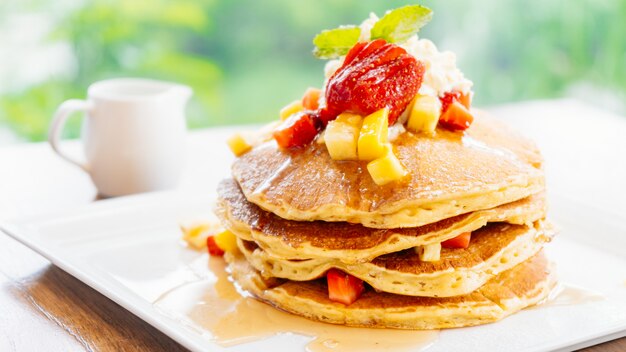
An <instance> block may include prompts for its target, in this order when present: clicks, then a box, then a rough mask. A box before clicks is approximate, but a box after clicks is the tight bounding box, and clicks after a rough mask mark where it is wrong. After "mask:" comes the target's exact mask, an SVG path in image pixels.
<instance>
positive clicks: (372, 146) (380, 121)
mask: <svg viewBox="0 0 626 352" xmlns="http://www.w3.org/2000/svg"><path fill="white" fill-rule="evenodd" d="M388 119H389V109H387V108H383V109H380V110H378V111H376V112H375V113H372V114H370V115H367V116H366V117H365V118H364V119H363V126H362V127H361V132H360V134H359V141H358V154H359V160H374V159H376V158H380V157H381V156H383V155H384V154H385V144H386V143H387V135H388V133H389V126H388V125H389V121H388Z"/></svg>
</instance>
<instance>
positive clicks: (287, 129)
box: [273, 111, 322, 148]
mask: <svg viewBox="0 0 626 352" xmlns="http://www.w3.org/2000/svg"><path fill="white" fill-rule="evenodd" d="M321 126H322V123H321V120H320V118H319V113H317V112H313V111H300V112H297V113H295V114H292V115H291V116H290V117H288V118H287V119H286V120H285V121H283V122H282V123H281V124H280V125H279V126H278V127H277V128H276V129H275V130H274V134H273V135H274V139H276V142H277V143H278V146H279V147H281V148H294V147H301V146H303V145H306V144H308V143H310V142H311V141H312V140H313V139H315V136H317V133H318V132H319V130H320V129H321Z"/></svg>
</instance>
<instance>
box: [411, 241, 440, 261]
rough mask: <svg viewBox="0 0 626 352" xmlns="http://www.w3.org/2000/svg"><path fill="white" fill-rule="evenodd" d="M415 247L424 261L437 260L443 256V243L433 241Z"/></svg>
mask: <svg viewBox="0 0 626 352" xmlns="http://www.w3.org/2000/svg"><path fill="white" fill-rule="evenodd" d="M415 249H416V250H417V255H419V257H420V260H421V261H423V262H436V261H438V260H439V259H440V258H441V243H431V244H427V245H425V246H419V247H415Z"/></svg>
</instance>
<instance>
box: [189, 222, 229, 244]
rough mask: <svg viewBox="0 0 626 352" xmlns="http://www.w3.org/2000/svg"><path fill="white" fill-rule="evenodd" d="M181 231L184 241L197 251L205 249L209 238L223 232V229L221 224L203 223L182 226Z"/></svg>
mask: <svg viewBox="0 0 626 352" xmlns="http://www.w3.org/2000/svg"><path fill="white" fill-rule="evenodd" d="M180 230H181V231H182V233H183V240H184V241H185V242H187V244H188V245H189V246H191V247H192V248H195V249H204V248H205V247H206V240H207V237H209V236H211V235H213V234H216V233H218V232H220V231H222V230H223V227H222V226H221V225H220V223H219V222H208V221H202V222H193V223H189V224H181V225H180Z"/></svg>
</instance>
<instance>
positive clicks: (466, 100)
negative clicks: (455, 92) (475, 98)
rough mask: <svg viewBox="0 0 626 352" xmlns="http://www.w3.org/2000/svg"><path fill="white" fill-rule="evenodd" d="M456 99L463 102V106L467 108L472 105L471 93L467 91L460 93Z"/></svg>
mask: <svg viewBox="0 0 626 352" xmlns="http://www.w3.org/2000/svg"><path fill="white" fill-rule="evenodd" d="M458 100H459V103H461V104H463V106H465V108H466V109H467V110H469V109H470V106H471V105H472V96H471V93H468V94H463V93H460V94H459V99H458Z"/></svg>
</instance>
